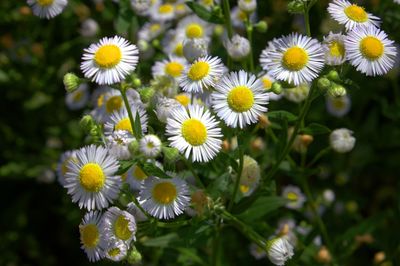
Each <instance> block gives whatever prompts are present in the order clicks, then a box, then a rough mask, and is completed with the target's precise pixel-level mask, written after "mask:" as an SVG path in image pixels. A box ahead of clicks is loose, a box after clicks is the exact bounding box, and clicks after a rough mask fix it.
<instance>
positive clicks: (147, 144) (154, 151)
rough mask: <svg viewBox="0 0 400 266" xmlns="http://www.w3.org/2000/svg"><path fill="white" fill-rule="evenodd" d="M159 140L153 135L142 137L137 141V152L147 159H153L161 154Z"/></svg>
mask: <svg viewBox="0 0 400 266" xmlns="http://www.w3.org/2000/svg"><path fill="white" fill-rule="evenodd" d="M161 147H162V143H161V140H160V139H159V138H158V137H157V136H156V135H153V134H149V135H146V136H144V137H143V138H141V139H140V141H139V150H140V152H141V153H142V154H143V155H144V156H145V157H147V158H155V157H157V156H158V155H159V154H160V152H161Z"/></svg>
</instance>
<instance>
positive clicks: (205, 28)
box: [176, 15, 212, 39]
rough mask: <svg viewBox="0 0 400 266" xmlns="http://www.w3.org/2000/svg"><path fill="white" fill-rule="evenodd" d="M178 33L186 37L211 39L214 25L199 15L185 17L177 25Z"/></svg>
mask: <svg viewBox="0 0 400 266" xmlns="http://www.w3.org/2000/svg"><path fill="white" fill-rule="evenodd" d="M176 29H177V34H179V35H181V34H183V35H184V36H185V38H186V39H198V38H199V39H203V38H206V39H209V38H210V36H211V34H212V25H211V24H210V23H208V22H206V21H204V20H202V19H201V18H199V17H198V16H197V15H191V16H187V17H185V18H183V19H182V20H181V21H179V23H178V25H177V26H176Z"/></svg>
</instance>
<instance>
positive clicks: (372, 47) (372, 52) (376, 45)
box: [360, 36, 384, 60]
mask: <svg viewBox="0 0 400 266" xmlns="http://www.w3.org/2000/svg"><path fill="white" fill-rule="evenodd" d="M360 50H361V53H362V54H363V55H364V56H365V57H366V58H368V59H369V60H376V59H378V58H380V57H381V56H382V55H383V51H384V46H383V43H382V42H381V41H380V40H379V39H378V38H376V37H373V36H368V37H365V38H364V39H362V40H361V42H360Z"/></svg>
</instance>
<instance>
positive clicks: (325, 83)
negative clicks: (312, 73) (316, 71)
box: [317, 77, 332, 91]
mask: <svg viewBox="0 0 400 266" xmlns="http://www.w3.org/2000/svg"><path fill="white" fill-rule="evenodd" d="M317 84H318V88H320V89H321V90H324V91H325V90H328V89H329V88H330V87H331V85H332V83H331V81H330V80H329V79H327V78H324V77H322V78H320V79H318V83H317Z"/></svg>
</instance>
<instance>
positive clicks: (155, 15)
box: [150, 2, 175, 22]
mask: <svg viewBox="0 0 400 266" xmlns="http://www.w3.org/2000/svg"><path fill="white" fill-rule="evenodd" d="M150 18H151V19H152V20H154V21H160V22H166V21H170V20H173V19H174V18H175V6H174V5H173V4H172V3H168V2H165V3H162V2H160V3H158V4H155V5H153V6H152V7H151V8H150Z"/></svg>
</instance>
